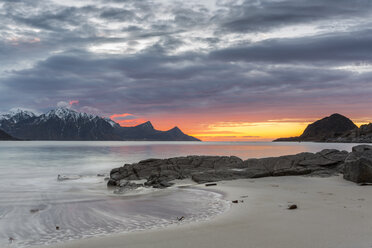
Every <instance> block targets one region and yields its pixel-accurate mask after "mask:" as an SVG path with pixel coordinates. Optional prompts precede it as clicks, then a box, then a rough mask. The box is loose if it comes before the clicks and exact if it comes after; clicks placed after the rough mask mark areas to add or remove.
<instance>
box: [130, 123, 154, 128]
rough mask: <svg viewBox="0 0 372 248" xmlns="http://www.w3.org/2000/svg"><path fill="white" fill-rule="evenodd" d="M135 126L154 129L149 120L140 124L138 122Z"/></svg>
mask: <svg viewBox="0 0 372 248" xmlns="http://www.w3.org/2000/svg"><path fill="white" fill-rule="evenodd" d="M135 127H140V128H145V129H154V126H153V125H152V123H151V122H150V121H146V122H144V123H142V124H139V125H137V126H135Z"/></svg>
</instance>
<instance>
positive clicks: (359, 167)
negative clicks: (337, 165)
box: [343, 145, 372, 183]
mask: <svg viewBox="0 0 372 248" xmlns="http://www.w3.org/2000/svg"><path fill="white" fill-rule="evenodd" d="M343 173H344V178H345V179H346V180H349V181H352V182H355V183H372V146H367V145H360V146H355V147H353V151H352V152H351V153H350V154H349V156H348V157H347V158H346V159H345V164H344V165H343Z"/></svg>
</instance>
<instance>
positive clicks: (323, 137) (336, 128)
mask: <svg viewBox="0 0 372 248" xmlns="http://www.w3.org/2000/svg"><path fill="white" fill-rule="evenodd" d="M277 141H297V142H301V141H313V142H342V143H372V123H369V124H366V125H362V126H361V127H360V128H358V127H357V126H356V125H355V124H354V123H353V121H352V120H350V119H349V118H347V117H345V116H343V115H340V114H333V115H331V116H328V117H325V118H323V119H321V120H318V121H316V122H314V123H312V124H309V125H308V126H307V128H306V129H305V131H304V132H303V133H302V134H301V135H300V136H298V137H289V138H279V139H276V140H274V142H277Z"/></svg>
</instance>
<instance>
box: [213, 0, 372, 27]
mask: <svg viewBox="0 0 372 248" xmlns="http://www.w3.org/2000/svg"><path fill="white" fill-rule="evenodd" d="M221 6H223V7H225V8H226V9H225V10H224V11H222V12H221V13H219V14H218V15H216V16H215V20H216V21H220V22H221V27H222V28H223V29H224V30H225V31H230V32H256V31H259V32H261V31H267V30H272V29H275V28H278V27H283V26H286V25H293V24H301V23H302V24H303V23H309V22H314V21H324V20H342V21H345V20H348V19H353V18H360V17H367V18H368V17H371V13H372V2H371V1H369V0H357V1H349V0H312V1H308V0H296V1H293V0H281V1H274V0H261V1H260V0H259V1H252V0H245V1H243V3H242V4H234V1H232V2H230V1H228V2H227V3H224V4H221Z"/></svg>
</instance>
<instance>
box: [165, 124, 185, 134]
mask: <svg viewBox="0 0 372 248" xmlns="http://www.w3.org/2000/svg"><path fill="white" fill-rule="evenodd" d="M168 131H172V132H181V133H183V132H182V131H181V129H179V128H178V127H177V126H175V127H174V128H172V129H169V130H168Z"/></svg>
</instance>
